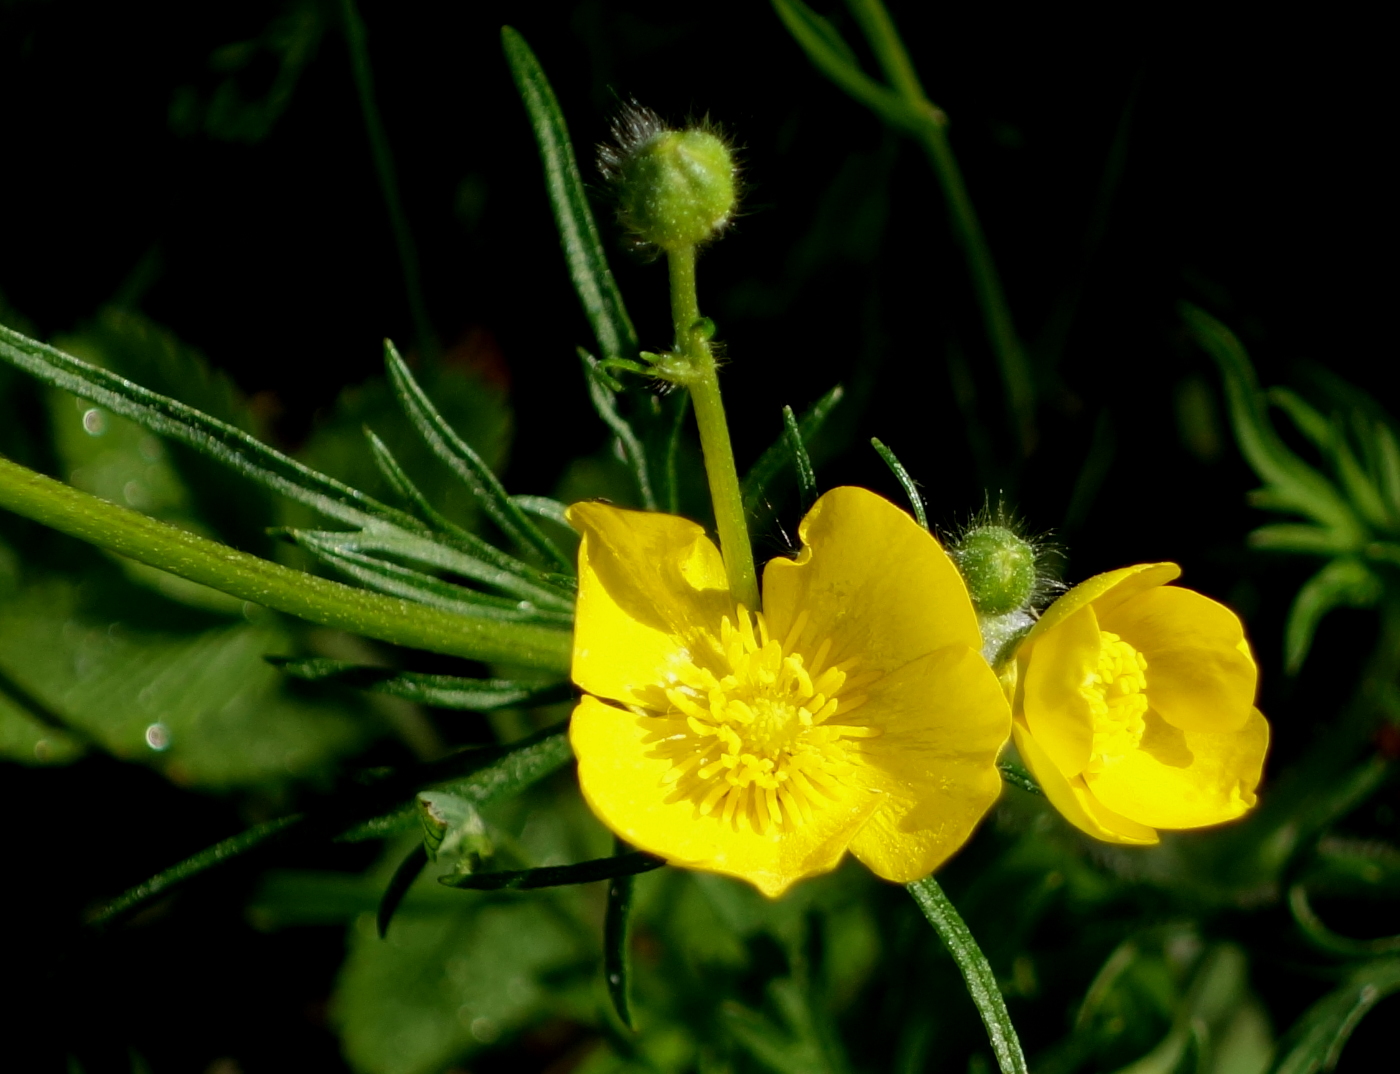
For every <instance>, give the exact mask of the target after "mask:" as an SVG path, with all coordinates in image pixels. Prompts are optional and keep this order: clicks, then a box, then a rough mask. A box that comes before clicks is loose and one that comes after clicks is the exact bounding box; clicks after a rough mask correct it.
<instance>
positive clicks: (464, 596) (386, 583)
mask: <svg viewBox="0 0 1400 1074" xmlns="http://www.w3.org/2000/svg"><path fill="white" fill-rule="evenodd" d="M287 535H288V536H289V537H290V538H291V539H292V540H293V541H295V542H296V543H297V544H298V545H299V546H300V547H302V548H305V549H306V550H307V551H308V552H310V553H311V554H312V555H314V556H315V557H316V558H318V559H320V560H321V561H323V562H324V563H328V564H329V565H330V566H332V567H334V568H335V569H336V570H338V571H340V572H341V573H342V574H344V575H346V576H347V577H349V578H353V579H354V580H355V581H357V582H359V583H360V584H361V585H363V586H365V587H366V588H367V589H373V590H377V591H378V592H380V593H389V594H391V595H393V596H396V597H403V598H405V599H407V600H413V601H417V602H418V603H420V604H426V605H428V606H429V607H432V608H439V609H441V610H442V611H446V612H453V613H455V614H457V615H468V616H476V617H478V618H482V619H495V620H499V621H502V622H514V623H553V624H556V625H558V626H561V627H565V628H567V627H570V626H572V625H573V616H572V615H571V614H569V613H568V612H561V611H552V610H547V609H543V608H538V607H536V606H535V605H533V604H531V603H530V602H529V601H522V600H513V599H511V598H510V597H496V596H492V595H491V594H489V593H480V592H478V591H477V590H475V589H468V588H467V587H466V586H460V585H455V584H453V583H452V582H444V581H443V580H442V579H441V578H435V577H433V576H432V575H431V574H424V573H423V572H422V571H416V570H414V569H413V568H411V567H403V566H400V565H399V564H397V563H389V562H386V561H385V560H382V559H376V558H374V557H373V556H367V555H365V554H363V553H361V552H354V551H350V550H348V549H345V548H342V547H340V546H339V542H337V541H335V540H334V539H332V540H330V541H327V540H325V539H324V538H323V536H322V534H320V533H318V532H317V531H314V530H289V531H287Z"/></svg>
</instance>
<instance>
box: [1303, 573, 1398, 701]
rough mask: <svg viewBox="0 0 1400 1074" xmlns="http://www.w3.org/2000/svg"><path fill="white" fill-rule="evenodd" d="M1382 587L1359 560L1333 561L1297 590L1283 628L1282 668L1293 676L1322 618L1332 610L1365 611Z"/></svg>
mask: <svg viewBox="0 0 1400 1074" xmlns="http://www.w3.org/2000/svg"><path fill="white" fill-rule="evenodd" d="M1382 589H1383V586H1382V584H1381V580H1380V579H1379V578H1378V577H1377V576H1376V575H1375V573H1374V572H1373V571H1372V570H1371V568H1370V567H1368V566H1366V564H1364V563H1362V562H1361V561H1360V560H1359V559H1351V558H1343V559H1334V560H1333V561H1332V562H1331V563H1329V564H1327V566H1325V567H1323V568H1322V570H1320V571H1318V572H1317V573H1316V574H1314V575H1313V576H1312V577H1311V578H1309V579H1308V580H1307V581H1306V582H1304V583H1303V585H1302V588H1300V589H1299V590H1298V595H1297V596H1296V597H1295V598H1293V607H1292V608H1291V609H1289V612H1288V624H1287V626H1286V627H1284V635H1283V643H1284V644H1283V651H1284V667H1285V669H1286V670H1287V671H1288V674H1290V675H1296V674H1297V673H1298V671H1299V669H1300V668H1302V666H1303V661H1304V660H1305V659H1306V658H1307V655H1308V650H1309V649H1310V648H1312V641H1313V635H1314V634H1316V633H1317V626H1318V624H1319V623H1320V622H1322V617H1323V616H1325V615H1326V614H1327V613H1328V612H1330V611H1331V610H1332V609H1333V608H1369V607H1371V606H1373V605H1374V604H1375V603H1376V601H1377V600H1379V599H1380V596H1381V591H1382Z"/></svg>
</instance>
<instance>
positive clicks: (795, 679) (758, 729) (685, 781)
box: [646, 605, 880, 835]
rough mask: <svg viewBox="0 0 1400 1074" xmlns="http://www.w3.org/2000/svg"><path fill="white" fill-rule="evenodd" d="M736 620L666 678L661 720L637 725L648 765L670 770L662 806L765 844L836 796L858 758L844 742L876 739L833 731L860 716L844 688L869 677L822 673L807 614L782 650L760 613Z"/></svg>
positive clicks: (863, 730)
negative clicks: (645, 735)
mask: <svg viewBox="0 0 1400 1074" xmlns="http://www.w3.org/2000/svg"><path fill="white" fill-rule="evenodd" d="M737 618H738V625H737V626H735V625H734V623H732V622H731V621H730V620H729V618H728V617H727V616H726V617H725V618H724V619H723V620H722V622H721V623H720V632H719V637H718V638H712V639H711V642H712V644H711V646H710V648H711V650H712V651H711V652H710V653H707V654H704V655H703V656H700V660H701V663H697V662H695V660H691V661H688V662H686V663H684V664H682V665H680V666H679V667H678V668H677V669H676V670H675V671H674V673H673V675H672V678H671V681H670V682H669V683H668V684H667V687H666V690H665V695H666V700H667V701H668V702H669V711H668V712H666V713H665V714H664V715H660V716H652V717H647V718H646V719H647V720H648V723H649V724H650V730H651V732H652V737H651V742H652V743H653V744H654V747H655V750H656V752H655V753H653V756H661V757H665V758H667V759H668V760H670V761H671V768H670V769H669V771H667V773H666V775H665V776H664V781H665V783H668V784H674V790H673V791H672V792H671V793H672V797H671V798H670V800H671V801H681V800H690V801H692V802H694V803H695V805H696V807H697V808H698V809H699V811H700V813H701V815H703V816H716V817H717V819H718V820H719V821H720V823H722V824H724V825H726V826H733V827H734V828H735V829H736V830H740V831H743V830H748V831H755V832H758V833H760V834H763V835H767V834H769V833H770V832H772V831H774V830H779V831H784V830H791V829H792V828H794V827H796V826H797V825H799V824H802V823H804V822H807V821H810V820H811V819H812V817H813V815H814V811H816V810H819V809H821V808H823V807H824V806H825V805H827V804H829V803H830V802H832V801H835V800H837V799H839V798H840V797H842V795H843V790H842V784H843V782H844V781H845V779H846V777H847V775H848V773H849V771H850V769H851V764H852V760H853V754H855V753H856V752H857V751H858V750H859V746H858V745H857V743H856V742H855V741H852V740H855V739H862V738H872V737H874V736H876V735H878V734H879V733H880V732H879V731H878V730H877V729H875V728H871V727H866V726H862V725H859V724H850V723H845V722H842V723H833V722H832V721H833V718H835V717H836V716H838V714H839V715H840V717H841V718H842V720H843V721H844V720H845V718H846V717H848V716H849V715H850V714H851V713H852V712H853V711H854V710H855V709H857V708H859V707H860V705H861V704H862V703H863V702H864V701H865V697H864V696H863V695H860V694H855V693H852V692H851V691H852V688H853V687H855V686H858V685H861V682H868V681H869V680H870V678H871V676H859V675H857V676H853V675H852V668H851V664H852V661H842V662H840V663H836V664H832V665H830V666H827V664H826V661H827V658H828V656H829V655H830V653H831V641H830V639H826V640H823V641H821V643H820V644H819V645H817V646H816V647H815V651H813V649H812V647H811V646H810V645H804V644H803V642H804V638H803V634H804V631H805V629H806V625H807V613H806V612H803V613H802V614H801V615H800V616H799V617H798V619H797V621H796V622H795V623H794V624H793V627H792V629H791V630H790V631H788V636H787V637H786V638H785V639H783V640H781V641H780V640H778V639H777V638H772V637H769V635H768V625H767V623H766V622H765V621H764V618H763V616H762V615H761V614H758V615H754V616H753V617H752V618H750V614H749V612H748V611H747V610H745V609H744V607H743V606H742V605H740V607H739V609H738V616H737ZM755 627H756V629H755ZM804 652H805V653H809V654H810V660H809V659H807V658H806V657H804V655H803V653H804ZM692 655H700V654H692ZM707 657H708V659H707ZM702 664H703V665H704V666H702ZM858 679H859V680H861V681H857V680H858Z"/></svg>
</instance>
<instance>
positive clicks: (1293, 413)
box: [1264, 388, 1335, 452]
mask: <svg viewBox="0 0 1400 1074" xmlns="http://www.w3.org/2000/svg"><path fill="white" fill-rule="evenodd" d="M1264 396H1265V398H1266V399H1268V401H1269V402H1271V403H1273V404H1274V406H1276V407H1278V408H1279V409H1280V410H1282V411H1283V412H1284V413H1285V414H1287V415H1288V416H1289V418H1291V419H1292V421H1293V424H1294V425H1296V426H1297V427H1298V431H1299V432H1300V433H1302V434H1303V435H1304V436H1305V437H1307V438H1308V440H1309V441H1310V442H1311V443H1312V445H1313V447H1315V448H1317V449H1318V450H1319V451H1323V452H1326V451H1330V450H1331V449H1332V438H1333V436H1334V435H1335V432H1334V429H1333V427H1332V423H1331V422H1330V421H1328V420H1327V419H1326V418H1325V417H1323V416H1322V413H1321V412H1320V411H1318V410H1317V409H1316V408H1314V407H1313V405H1312V404H1311V403H1309V402H1307V401H1306V400H1305V399H1304V398H1303V397H1302V396H1301V395H1299V394H1298V393H1297V392H1295V391H1292V390H1291V389H1288V388H1270V389H1269V390H1268V391H1267V392H1265V393H1264Z"/></svg>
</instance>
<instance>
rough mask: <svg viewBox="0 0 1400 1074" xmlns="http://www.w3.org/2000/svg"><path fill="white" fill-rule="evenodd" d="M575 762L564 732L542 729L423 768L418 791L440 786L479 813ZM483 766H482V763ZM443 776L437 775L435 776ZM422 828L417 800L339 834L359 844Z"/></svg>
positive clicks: (415, 790)
mask: <svg viewBox="0 0 1400 1074" xmlns="http://www.w3.org/2000/svg"><path fill="white" fill-rule="evenodd" d="M573 759H574V754H573V750H572V749H571V748H570V746H569V736H568V734H567V733H566V732H564V731H561V730H559V729H558V728H549V729H547V730H544V731H540V732H538V733H537V734H535V735H532V736H531V737H530V738H528V739H526V740H525V741H523V742H519V743H516V744H515V745H513V746H511V747H509V748H505V747H493V748H485V749H477V750H470V751H467V753H466V754H459V755H458V756H457V758H451V757H449V758H447V759H446V760H444V761H439V762H435V763H434V764H432V765H425V766H423V769H424V771H425V772H426V777H425V778H424V779H423V780H422V781H421V782H420V783H419V784H418V786H417V787H415V788H414V792H415V793H416V792H417V791H418V790H421V789H423V788H424V787H436V788H437V789H438V790H441V791H445V792H447V793H448V794H455V795H457V796H458V797H459V798H465V799H466V800H467V801H469V802H470V803H471V804H472V805H474V806H476V807H477V808H478V809H482V808H485V807H486V806H488V805H490V804H491V803H492V802H498V801H501V800H502V799H504V798H511V797H513V796H515V795H517V794H519V793H520V792H521V791H523V790H525V789H526V788H527V787H531V786H533V785H534V784H536V783H538V782H539V781H540V780H542V779H544V778H546V777H547V776H551V775H553V774H554V773H555V772H557V771H559V769H561V768H563V767H564V766H565V765H567V764H568V763H569V762H570V761H572V760H573ZM466 761H471V762H473V763H472V764H471V766H470V767H468V770H467V774H465V775H457V774H456V773H454V771H453V769H454V767H460V766H461V765H462V764H463V763H465V762H466ZM476 762H479V763H476ZM434 772H437V773H440V774H439V775H436V776H434V775H433V773H434ZM418 825H419V820H418V806H417V802H416V800H410V801H408V802H407V803H406V804H403V805H399V806H397V807H395V808H394V809H391V810H388V811H387V812H384V813H381V814H380V815H378V816H375V817H371V818H369V819H367V820H365V821H363V822H362V823H360V824H357V825H355V826H354V827H352V828H350V829H348V830H346V831H344V832H343V833H342V834H341V835H339V836H338V839H339V840H340V841H341V842H345V843H358V842H361V841H363V840H365V839H381V838H383V837H384V836H386V835H393V834H395V833H396V832H402V831H408V830H409V829H412V828H414V827H417V826H418Z"/></svg>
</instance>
